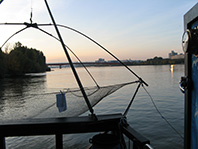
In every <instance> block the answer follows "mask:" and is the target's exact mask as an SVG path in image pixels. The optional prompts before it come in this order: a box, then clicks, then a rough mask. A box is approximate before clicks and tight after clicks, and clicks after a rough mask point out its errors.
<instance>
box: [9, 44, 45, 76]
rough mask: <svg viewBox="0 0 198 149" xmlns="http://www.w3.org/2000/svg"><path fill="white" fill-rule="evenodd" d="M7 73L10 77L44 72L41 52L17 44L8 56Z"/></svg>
mask: <svg viewBox="0 0 198 149" xmlns="http://www.w3.org/2000/svg"><path fill="white" fill-rule="evenodd" d="M7 66H8V72H9V73H10V74H12V75H22V74H25V73H35V72H44V71H45V70H46V60H45V56H44V55H43V53H42V52H41V51H38V50H36V49H33V48H27V47H26V46H23V45H22V44H21V43H20V42H17V43H16V44H15V46H14V49H13V50H11V52H10V53H9V55H8V61H7Z"/></svg>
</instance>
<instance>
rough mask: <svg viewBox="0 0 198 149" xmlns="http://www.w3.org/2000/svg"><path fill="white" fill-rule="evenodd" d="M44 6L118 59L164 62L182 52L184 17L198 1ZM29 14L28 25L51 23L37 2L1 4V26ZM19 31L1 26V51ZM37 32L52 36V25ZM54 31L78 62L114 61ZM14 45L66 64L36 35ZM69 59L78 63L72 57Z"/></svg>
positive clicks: (54, 45) (29, 33)
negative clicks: (34, 50)
mask: <svg viewBox="0 0 198 149" xmlns="http://www.w3.org/2000/svg"><path fill="white" fill-rule="evenodd" d="M48 3H49V6H50V8H51V10H52V13H53V15H54V17H55V20H56V22H57V23H58V24H64V25H67V26H69V27H73V28H75V29H77V30H79V31H82V32H83V33H85V34H87V35H89V36H90V37H91V38H93V39H94V40H96V41H97V42H99V43H100V44H102V45H103V46H104V47H105V48H107V49H108V50H110V51H111V52H112V53H113V54H115V55H116V56H117V57H118V58H119V59H121V60H124V59H132V60H146V59H148V58H153V57H155V56H158V57H163V58H167V57H168V56H167V54H168V53H169V52H170V51H171V50H174V51H177V52H178V53H182V48H181V36H182V34H183V32H184V29H183V28H184V27H183V15H184V14H185V13H186V12H187V11H188V10H189V9H190V8H191V7H192V6H194V5H195V4H196V3H197V1H195V0H188V1H186V0H173V1H172V0H166V1H159V0H152V1H147V0H141V1H136V0H134V1H131V0H125V1H118V0H108V1H107V0H100V1H97V0H96V1H92V0H83V1H75V0H68V1H65V0H59V1H53V0H48ZM31 8H32V9H31ZM31 10H32V14H33V16H32V18H31V19H32V20H33V23H34V22H36V23H51V19H50V17H49V14H48V12H47V9H46V6H45V3H44V1H38V0H28V1H27V0H17V1H9V0H6V1H3V3H1V5H0V23H5V22H17V23H18V22H21V23H23V22H30V12H31ZM22 28H23V26H3V25H0V32H1V33H2V32H3V34H2V35H3V36H1V37H0V46H1V45H2V44H3V43H4V42H5V41H6V40H7V39H8V38H9V37H10V36H11V35H12V34H13V33H15V32H16V31H18V30H20V29H22ZM42 29H44V30H46V31H48V32H49V33H51V34H53V35H55V36H56V37H57V35H56V32H55V30H54V28H53V26H51V27H42ZM59 29H60V32H61V34H62V36H63V39H64V41H65V44H66V45H68V46H69V47H70V48H71V49H72V50H73V51H74V52H75V53H76V54H77V55H78V56H79V58H80V59H81V60H82V61H95V60H97V59H98V58H99V57H102V58H104V59H106V60H111V59H113V58H112V57H110V56H109V55H108V54H107V53H106V52H104V51H102V50H101V49H99V48H98V47H97V46H95V45H94V44H93V43H91V42H89V41H87V40H86V39H85V38H84V37H82V36H79V35H77V34H75V33H73V32H71V31H68V30H65V29H63V28H59ZM18 41H20V42H21V43H22V44H23V45H25V46H27V47H32V48H36V49H38V50H41V51H42V52H43V53H44V55H45V56H46V58H47V62H66V58H65V54H64V52H63V50H62V48H61V45H60V43H59V42H57V41H56V40H54V39H53V38H51V37H49V36H47V35H46V34H43V33H41V32H40V31H39V30H35V29H34V28H30V29H28V30H25V31H23V32H21V33H20V34H18V35H16V36H14V37H13V38H12V39H11V40H9V42H8V43H9V44H10V45H12V44H14V43H15V42H18ZM3 50H5V49H4V48H3ZM72 59H73V61H77V60H76V59H75V58H74V57H73V56H72Z"/></svg>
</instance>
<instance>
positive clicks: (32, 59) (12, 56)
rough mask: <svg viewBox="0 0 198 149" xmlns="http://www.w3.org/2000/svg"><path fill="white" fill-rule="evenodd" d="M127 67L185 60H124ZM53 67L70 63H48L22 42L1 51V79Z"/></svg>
mask: <svg viewBox="0 0 198 149" xmlns="http://www.w3.org/2000/svg"><path fill="white" fill-rule="evenodd" d="M122 62H123V63H124V64H125V65H128V66H136V65H172V64H184V59H168V58H165V59H163V58H162V57H157V56H156V57H154V58H151V59H147V60H145V61H143V60H124V61H122ZM83 64H84V65H85V66H86V67H90V66H94V67H102V66H121V64H120V63H119V62H118V61H104V59H102V61H95V62H84V63H83ZM74 65H75V67H82V64H80V63H79V62H75V63H74ZM53 67H59V68H62V67H69V64H68V63H48V64H46V58H45V56H44V54H43V53H42V52H41V51H39V50H36V49H33V48H28V47H26V46H23V45H22V44H21V43H20V42H17V43H15V45H14V47H13V49H12V50H10V52H9V53H8V52H3V51H2V50H1V49H0V78H3V77H16V76H24V75H25V74H27V73H41V72H46V71H50V70H51V68H53Z"/></svg>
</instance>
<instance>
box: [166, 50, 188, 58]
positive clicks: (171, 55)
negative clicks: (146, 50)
mask: <svg viewBox="0 0 198 149" xmlns="http://www.w3.org/2000/svg"><path fill="white" fill-rule="evenodd" d="M168 57H169V58H170V59H184V54H183V53H180V54H178V53H177V52H175V51H173V50H172V51H171V53H169V54H168Z"/></svg>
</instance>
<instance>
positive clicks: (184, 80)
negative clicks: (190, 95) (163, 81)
mask: <svg viewBox="0 0 198 149" xmlns="http://www.w3.org/2000/svg"><path fill="white" fill-rule="evenodd" d="M188 85H189V79H188V77H186V76H185V77H181V80H180V82H179V88H180V90H181V92H182V93H185V90H186V89H188Z"/></svg>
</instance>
